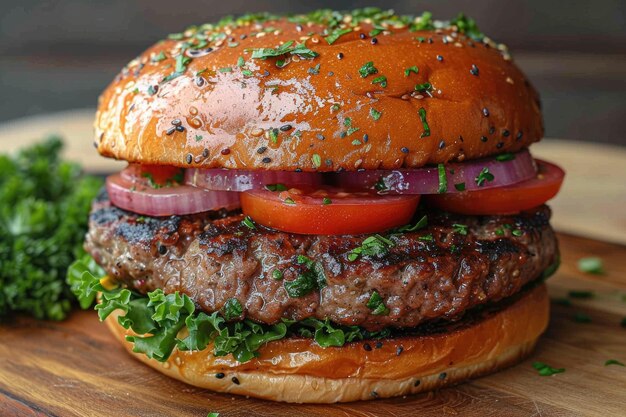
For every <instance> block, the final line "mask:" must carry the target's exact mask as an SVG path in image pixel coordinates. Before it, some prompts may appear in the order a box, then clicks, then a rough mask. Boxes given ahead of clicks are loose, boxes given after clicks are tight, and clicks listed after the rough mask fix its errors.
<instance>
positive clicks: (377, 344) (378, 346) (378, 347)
mask: <svg viewBox="0 0 626 417" xmlns="http://www.w3.org/2000/svg"><path fill="white" fill-rule="evenodd" d="M375 347H376V349H380V348H381V347H383V342H381V341H380V340H379V341H378V342H376V345H375Z"/></svg>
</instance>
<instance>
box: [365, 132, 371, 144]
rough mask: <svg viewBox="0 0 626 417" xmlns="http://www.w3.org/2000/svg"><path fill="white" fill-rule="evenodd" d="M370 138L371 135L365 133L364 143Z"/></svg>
mask: <svg viewBox="0 0 626 417" xmlns="http://www.w3.org/2000/svg"><path fill="white" fill-rule="evenodd" d="M368 140H370V137H369V135H368V134H367V133H366V134H364V135H363V143H367V141H368Z"/></svg>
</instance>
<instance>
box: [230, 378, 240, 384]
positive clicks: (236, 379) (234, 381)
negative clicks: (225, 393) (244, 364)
mask: <svg viewBox="0 0 626 417" xmlns="http://www.w3.org/2000/svg"><path fill="white" fill-rule="evenodd" d="M230 380H231V381H233V384H235V385H239V378H237V377H236V376H234V377H232V378H231V379H230Z"/></svg>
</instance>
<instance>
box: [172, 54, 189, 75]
mask: <svg viewBox="0 0 626 417" xmlns="http://www.w3.org/2000/svg"><path fill="white" fill-rule="evenodd" d="M190 62H191V58H189V57H188V56H185V55H184V54H183V53H182V52H181V53H180V55H178V56H177V57H176V67H175V68H174V71H175V72H178V73H183V72H185V70H186V69H187V65H189V63H190Z"/></svg>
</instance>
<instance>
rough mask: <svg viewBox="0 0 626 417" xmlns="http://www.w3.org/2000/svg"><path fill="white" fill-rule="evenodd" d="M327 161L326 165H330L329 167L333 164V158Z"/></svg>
mask: <svg viewBox="0 0 626 417" xmlns="http://www.w3.org/2000/svg"><path fill="white" fill-rule="evenodd" d="M325 162H326V166H329V167H331V166H333V160H332V159H327V160H326V161H325Z"/></svg>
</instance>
